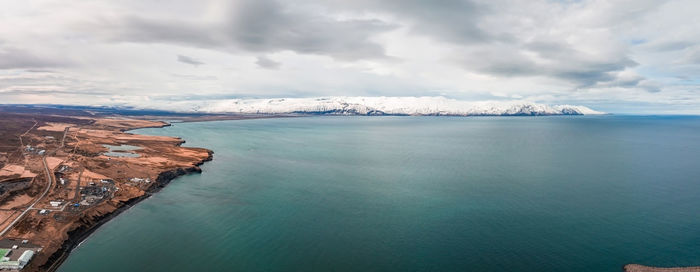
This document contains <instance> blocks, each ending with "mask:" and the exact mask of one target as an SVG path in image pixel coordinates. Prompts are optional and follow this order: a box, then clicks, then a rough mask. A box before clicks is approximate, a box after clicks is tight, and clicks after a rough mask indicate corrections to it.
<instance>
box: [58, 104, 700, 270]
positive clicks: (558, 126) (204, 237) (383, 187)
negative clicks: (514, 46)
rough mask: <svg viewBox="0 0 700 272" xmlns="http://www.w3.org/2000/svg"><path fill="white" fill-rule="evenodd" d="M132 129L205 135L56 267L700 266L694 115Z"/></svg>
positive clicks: (326, 120) (698, 147) (699, 142)
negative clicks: (207, 153)
mask: <svg viewBox="0 0 700 272" xmlns="http://www.w3.org/2000/svg"><path fill="white" fill-rule="evenodd" d="M135 133H140V134H149V135H169V136H178V137H182V138H183V139H185V140H187V143H186V146H197V147H205V148H209V149H212V150H214V152H215V154H214V160H213V161H211V162H208V163H206V164H204V165H203V166H202V169H203V171H204V172H203V173H202V174H192V175H187V176H184V177H180V178H177V179H175V180H174V181H173V182H171V183H170V185H168V186H167V187H166V188H164V189H163V190H162V191H160V192H158V193H157V194H155V195H154V196H153V197H151V198H149V199H147V200H145V201H143V202H141V203H139V204H138V205H136V206H135V207H133V208H131V209H129V210H128V211H126V212H124V213H123V214H121V215H119V216H118V217H117V218H115V219H113V220H112V221H110V222H108V223H107V224H105V225H104V226H102V227H101V228H100V229H99V230H98V231H96V232H95V233H94V234H93V235H92V236H91V237H89V238H88V239H87V240H86V241H85V242H83V243H82V245H81V246H80V247H78V248H77V249H76V250H75V251H74V252H73V253H72V254H71V256H70V257H69V258H68V259H67V260H66V262H65V263H64V264H63V265H62V266H61V268H60V269H59V270H60V271H102V272H105V271H538V272H541V271H598V272H600V271H621V270H622V266H623V265H625V264H627V263H641V264H645V265H654V266H690V265H700V254H699V252H700V216H699V214H700V117H688V116H685V117H684V116H614V115H612V116H550V117H467V118H465V117H357V116H355V117H321V116H320V117H303V118H279V119H256V120H236V121H215V122H200V123H176V124H174V125H173V126H172V127H166V128H153V129H141V130H137V131H135Z"/></svg>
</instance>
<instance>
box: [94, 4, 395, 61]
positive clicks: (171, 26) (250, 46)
mask: <svg viewBox="0 0 700 272" xmlns="http://www.w3.org/2000/svg"><path fill="white" fill-rule="evenodd" d="M312 11H313V10H304V9H293V8H291V7H289V6H285V5H284V4H283V3H282V2H279V1H275V0H242V1H237V2H236V3H235V4H232V5H230V6H229V7H227V8H226V15H225V16H224V19H223V20H221V21H216V22H199V21H186V20H182V19H167V20H165V19H155V18H147V17H141V16H136V15H130V16H122V17H120V18H117V19H111V20H101V21H100V23H99V25H96V26H94V27H93V28H94V29H109V31H108V33H107V37H106V38H107V39H109V40H113V41H128V42H146V43H174V44H180V45H187V46H194V47H200V48H211V49H216V50H223V51H227V52H236V51H248V52H258V53H268V52H270V53H272V52H279V51H285V50H291V51H294V52H297V53H302V54H315V55H324V56H330V57H332V58H334V59H338V60H344V61H354V60H361V59H390V57H388V56H386V54H385V52H384V48H383V47H382V46H381V45H380V44H378V43H376V42H374V41H372V39H371V38H372V37H373V36H374V35H376V34H379V33H382V32H385V31H389V30H392V29H394V28H395V26H393V25H392V24H389V23H386V22H382V21H379V20H376V19H347V20H345V19H343V20H341V19H338V18H335V17H333V16H329V15H325V14H320V13H314V12H312Z"/></svg>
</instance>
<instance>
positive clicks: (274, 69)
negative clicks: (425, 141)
mask: <svg viewBox="0 0 700 272" xmlns="http://www.w3.org/2000/svg"><path fill="white" fill-rule="evenodd" d="M161 5H162V2H157V1H135V0H134V1H76V2H65V1H58V0H41V1H34V0H30V1H18V2H10V3H4V5H3V11H1V12H0V13H1V14H2V16H0V37H2V38H1V39H2V40H0V101H3V102H5V103H34V102H39V100H41V101H43V100H46V101H50V102H55V103H71V104H75V103H81V104H82V103H85V104H87V103H110V101H112V102H113V101H120V102H128V101H130V100H134V101H139V103H142V101H144V100H143V97H159V98H163V97H173V98H177V97H185V96H189V95H191V94H197V95H199V96H203V97H226V98H232V97H313V96H330V95H348V96H382V95H386V96H436V95H441V96H447V97H453V98H458V99H465V100H488V99H503V100H508V99H524V100H530V101H536V102H543V103H550V104H558V103H571V104H585V105H587V106H591V107H593V108H597V107H599V108H600V107H602V110H604V111H609V112H665V113H668V112H674V111H675V112H682V113H688V112H693V109H696V110H695V112H696V113H700V93H699V92H700V78H699V77H698V76H697V75H698V74H700V53H699V52H700V36H698V35H697V34H696V32H697V29H698V28H700V22H699V21H697V20H695V19H694V18H695V17H696V16H697V14H698V13H700V4H698V3H697V1H692V0H678V1H664V2H660V1H629V0H624V1H603V0H587V1H586V0H584V1H549V0H536V1H527V2H522V1H515V0H496V1H486V0H448V1H440V2H434V1H419V0H401V1H399V0H387V1H365V0H357V1H339V0H337V1H318V0H302V1H298V2H295V4H294V5H292V4H291V3H290V2H288V1H275V0H255V1H253V0H237V1H223V0H209V1H187V0H180V1H172V2H169V3H168V8H167V9H164V8H162V7H161ZM178 64H179V65H178ZM185 64H188V65H185ZM261 68H265V69H261ZM42 95H43V96H45V97H50V98H51V99H43V100H42V99H39V98H37V97H38V96H42ZM134 103H136V102H134ZM617 106H619V109H617V110H616V107H617Z"/></svg>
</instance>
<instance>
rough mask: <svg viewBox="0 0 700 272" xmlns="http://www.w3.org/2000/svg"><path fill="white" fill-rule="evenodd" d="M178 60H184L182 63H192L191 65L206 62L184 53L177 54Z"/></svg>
mask: <svg viewBox="0 0 700 272" xmlns="http://www.w3.org/2000/svg"><path fill="white" fill-rule="evenodd" d="M177 61H179V62H182V63H187V64H191V65H194V66H198V65H202V64H204V62H201V61H198V60H196V59H194V58H192V57H188V56H183V55H177Z"/></svg>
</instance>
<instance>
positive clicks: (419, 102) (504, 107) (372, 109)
mask: <svg viewBox="0 0 700 272" xmlns="http://www.w3.org/2000/svg"><path fill="white" fill-rule="evenodd" d="M143 108H150V109H158V110H166V111H175V112H189V113H194V112H197V113H234V114H319V115H427V116H430V115H440V116H443V115H444V116H537V115H595V114H605V113H604V112H600V111H595V110H592V109H590V108H588V107H585V106H576V105H552V106H550V105H546V104H540V103H534V102H528V101H460V100H455V99H448V98H445V97H346V96H334V97H318V98H274V99H220V100H194V101H159V102H158V103H157V104H155V105H153V104H150V105H143Z"/></svg>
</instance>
